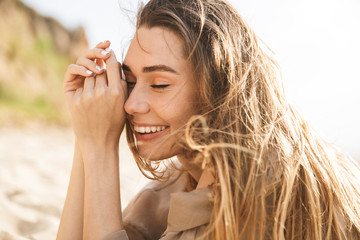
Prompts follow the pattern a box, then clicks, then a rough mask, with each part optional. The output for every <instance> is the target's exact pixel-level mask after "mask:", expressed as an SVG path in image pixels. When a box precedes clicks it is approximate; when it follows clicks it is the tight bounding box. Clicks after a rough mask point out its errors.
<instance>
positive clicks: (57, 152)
mask: <svg viewBox="0 0 360 240" xmlns="http://www.w3.org/2000/svg"><path fill="white" fill-rule="evenodd" d="M121 142H122V144H121V146H120V152H121V165H120V166H121V170H120V175H121V196H122V205H123V206H126V205H127V204H128V202H129V201H130V199H131V198H132V197H133V196H134V195H135V194H136V193H137V192H138V191H139V190H140V189H141V188H142V187H143V185H144V184H146V182H147V181H148V180H147V179H145V178H144V177H143V176H142V175H141V173H140V172H139V170H138V169H137V167H136V165H135V163H134V161H133V160H132V157H131V153H130V152H129V150H128V148H127V146H126V141H125V140H124V139H122V141H121ZM73 144H74V137H73V133H72V131H71V129H68V128H59V127H49V126H47V127H43V126H36V127H34V126H32V127H26V128H14V127H8V128H0V240H18V239H19V240H23V239H36V240H50V239H55V238H56V233H57V228H58V225H59V221H60V216H61V211H62V207H63V204H64V200H65V197H66V191H67V186H68V181H69V178H70V170H71V164H72V155H73Z"/></svg>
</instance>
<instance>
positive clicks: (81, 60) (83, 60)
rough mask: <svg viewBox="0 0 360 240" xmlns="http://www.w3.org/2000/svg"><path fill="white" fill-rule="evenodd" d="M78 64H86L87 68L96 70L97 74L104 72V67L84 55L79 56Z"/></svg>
mask: <svg viewBox="0 0 360 240" xmlns="http://www.w3.org/2000/svg"><path fill="white" fill-rule="evenodd" d="M76 64H77V65H81V66H84V67H85V68H87V69H89V70H91V71H93V72H95V73H96V74H101V73H103V72H104V68H103V67H100V66H99V65H98V64H96V63H95V62H94V61H92V60H90V59H87V58H84V57H79V58H78V60H77V61H76Z"/></svg>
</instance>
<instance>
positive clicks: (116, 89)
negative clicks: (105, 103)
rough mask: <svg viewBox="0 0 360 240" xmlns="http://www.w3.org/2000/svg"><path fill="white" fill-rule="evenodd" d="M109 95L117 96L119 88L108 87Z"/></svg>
mask: <svg viewBox="0 0 360 240" xmlns="http://www.w3.org/2000/svg"><path fill="white" fill-rule="evenodd" d="M110 95H111V96H113V97H117V96H119V95H120V89H119V87H117V86H116V87H112V88H111V89H110Z"/></svg>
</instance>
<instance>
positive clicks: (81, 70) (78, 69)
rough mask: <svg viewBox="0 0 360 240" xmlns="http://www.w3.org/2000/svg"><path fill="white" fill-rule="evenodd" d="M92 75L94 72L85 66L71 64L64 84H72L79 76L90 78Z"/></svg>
mask: <svg viewBox="0 0 360 240" xmlns="http://www.w3.org/2000/svg"><path fill="white" fill-rule="evenodd" d="M92 74H93V72H92V71H90V70H89V69H87V68H86V67H84V66H80V65H77V64H70V65H69V66H68V68H67V70H66V73H65V78H64V82H71V81H73V80H74V79H75V78H76V77H78V76H82V77H89V76H91V75H92Z"/></svg>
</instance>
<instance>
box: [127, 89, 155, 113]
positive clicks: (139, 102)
mask: <svg viewBox="0 0 360 240" xmlns="http://www.w3.org/2000/svg"><path fill="white" fill-rule="evenodd" d="M124 108H125V111H126V113H127V114H129V115H136V114H144V113H147V112H149V111H150V107H149V104H148V102H147V99H146V92H145V91H144V90H143V89H142V88H141V87H140V86H137V85H135V86H134V88H133V89H132V90H131V92H130V95H129V97H128V99H127V100H126V102H125V105H124Z"/></svg>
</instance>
